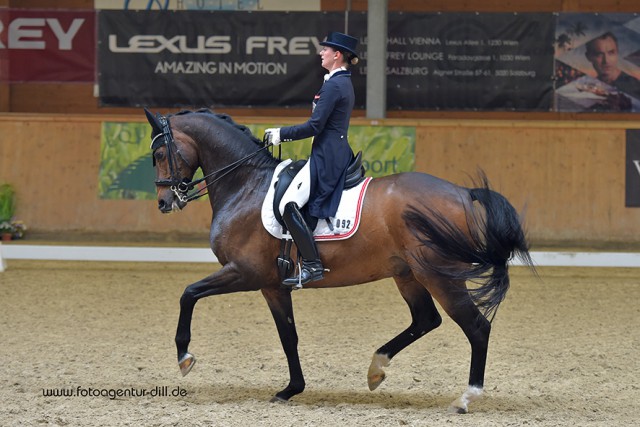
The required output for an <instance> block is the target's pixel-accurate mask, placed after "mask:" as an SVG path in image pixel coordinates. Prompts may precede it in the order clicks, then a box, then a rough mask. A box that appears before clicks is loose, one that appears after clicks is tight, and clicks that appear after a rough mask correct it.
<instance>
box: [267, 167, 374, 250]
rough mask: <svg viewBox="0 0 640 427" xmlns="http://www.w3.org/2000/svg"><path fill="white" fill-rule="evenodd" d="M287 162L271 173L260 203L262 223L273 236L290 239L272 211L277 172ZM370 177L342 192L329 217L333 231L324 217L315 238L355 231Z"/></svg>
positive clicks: (341, 237)
mask: <svg viewBox="0 0 640 427" xmlns="http://www.w3.org/2000/svg"><path fill="white" fill-rule="evenodd" d="M289 163H291V160H290V159H289V160H285V161H283V162H282V163H280V164H279V165H278V166H277V167H276V170H275V172H274V173H273V179H272V180H271V185H270V186H269V191H267V196H266V197H265V199H264V202H263V203H262V224H263V225H264V228H265V229H266V230H267V231H268V232H269V234H271V235H272V236H273V237H277V238H278V239H289V240H291V235H290V234H289V233H283V232H282V226H281V225H280V223H278V221H277V220H276V216H275V215H274V213H273V197H274V193H275V188H274V187H275V183H276V181H277V180H278V174H279V173H280V171H281V170H282V169H284V168H285V167H287V166H288V165H289ZM371 179H372V178H371V177H367V178H365V179H364V181H362V182H361V183H360V184H358V185H356V186H355V187H353V188H350V189H348V190H346V191H344V192H343V193H342V198H341V199H340V206H338V212H337V213H336V216H335V218H331V223H332V224H333V231H332V230H331V229H330V228H329V225H328V224H327V221H325V220H324V219H321V220H319V221H318V225H317V226H316V229H315V230H314V231H313V235H314V236H315V238H316V240H325V241H326V240H344V239H348V238H349V237H351V236H353V235H354V234H355V233H356V231H357V230H358V226H359V225H360V214H361V213H362V204H363V203H364V196H365V193H366V192H367V187H368V186H369V183H370V182H371Z"/></svg>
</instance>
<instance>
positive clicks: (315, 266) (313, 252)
mask: <svg viewBox="0 0 640 427" xmlns="http://www.w3.org/2000/svg"><path fill="white" fill-rule="evenodd" d="M282 220H283V221H284V224H285V225H286V226H287V229H288V230H289V233H291V237H293V241H294V242H295V243H296V246H297V247H298V251H299V252H300V254H301V255H302V267H301V269H300V276H297V277H295V276H294V277H290V278H288V279H284V280H283V281H282V284H283V285H285V286H287V287H291V288H294V289H298V288H300V287H302V286H301V285H305V284H307V283H309V282H311V281H314V280H321V279H323V278H324V276H323V274H322V273H323V272H324V268H323V267H322V261H320V256H319V255H318V247H317V246H316V241H315V240H314V238H313V232H312V231H311V229H310V228H309V226H308V225H307V223H306V222H305V220H304V218H303V217H302V214H301V213H300V211H299V210H298V205H296V203H295V202H290V203H287V205H286V206H285V207H284V213H283V214H282Z"/></svg>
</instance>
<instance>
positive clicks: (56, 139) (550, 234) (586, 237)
mask: <svg viewBox="0 0 640 427" xmlns="http://www.w3.org/2000/svg"><path fill="white" fill-rule="evenodd" d="M102 121H125V122H130V121H144V117H143V115H142V114H138V115H135V116H122V115H119V116H109V115H72V116H68V115H36V114H2V115H0V135H2V138H0V182H5V181H6V182H11V183H13V184H14V185H15V187H16V188H17V192H18V196H19V201H18V211H17V217H19V218H20V219H22V220H24V221H25V222H26V223H27V224H28V225H29V226H30V227H31V228H32V229H34V230H41V231H65V230H77V231H88V232H110V231H117V232H151V233H152V232H157V231H159V230H162V231H163V232H190V233H199V232H202V233H205V234H206V233H207V231H208V225H209V223H210V219H211V210H210V207H209V205H208V203H206V202H195V203H192V204H191V205H189V206H188V207H187V209H186V210H185V211H183V212H181V213H178V214H171V215H162V214H160V213H159V211H158V210H157V208H156V203H155V202H153V201H136V200H101V199H99V197H98V190H97V185H98V172H99V167H100V138H101V137H100V129H101V123H102ZM265 121H266V122H268V119H265V118H247V119H244V120H242V123H244V124H250V123H265ZM291 123H295V121H291ZM353 124H357V125H387V126H394V125H403V126H416V148H415V155H416V158H415V169H416V170H417V171H420V172H427V173H430V174H433V175H436V176H439V177H441V178H444V179H448V180H451V181H453V182H455V183H458V184H462V185H466V186H469V185H472V184H473V177H474V176H476V172H477V171H478V169H479V168H482V169H483V170H484V171H485V172H486V174H487V175H488V177H489V179H490V181H491V183H492V184H493V186H494V188H495V189H496V190H498V191H500V192H501V193H503V194H504V195H505V196H506V197H507V198H509V199H510V200H511V202H512V203H513V204H514V206H515V207H516V208H517V209H518V210H524V211H525V213H526V223H527V228H528V230H529V235H530V237H531V239H532V240H533V241H537V242H553V241H565V242H566V241H575V242H585V241H598V242H610V243H616V242H624V243H640V209H639V208H625V130H626V129H628V128H630V127H632V125H630V124H629V123H627V122H612V121H608V122H593V121H592V122H588V123H576V122H557V121H555V122H554V121H521V120H518V121H500V120H495V121H478V120H399V119H395V120H394V119H388V120H382V121H377V122H374V123H373V124H372V122H370V121H368V120H365V119H354V121H353ZM635 127H636V128H640V125H637V124H636V125H635Z"/></svg>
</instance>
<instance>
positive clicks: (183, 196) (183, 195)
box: [171, 146, 268, 202]
mask: <svg viewBox="0 0 640 427" xmlns="http://www.w3.org/2000/svg"><path fill="white" fill-rule="evenodd" d="M266 148H268V147H266V146H265V147H261V148H259V149H258V150H257V151H254V152H253V153H251V154H249V155H247V156H245V157H243V158H241V159H239V160H236V161H235V162H233V163H231V164H229V165H227V166H225V167H223V168H222V169H218V170H217V171H213V172H211V173H210V174H207V175H206V176H203V177H202V178H200V179H198V180H196V181H191V182H189V183H186V182H181V183H179V184H178V188H177V191H176V190H174V188H173V187H172V188H171V190H172V191H173V192H174V194H175V195H176V197H177V198H178V199H180V201H181V202H190V201H191V200H195V199H198V198H200V197H202V196H204V195H205V194H208V193H209V186H210V185H212V184H214V183H216V182H218V181H219V180H221V179H222V178H224V177H225V176H227V175H228V174H229V173H231V172H233V171H234V170H236V169H237V168H238V167H240V165H241V164H242V163H244V162H246V161H247V160H249V159H251V158H252V157H255V156H256V155H257V154H258V153H259V152H261V151H262V150H264V149H266ZM221 172H224V173H223V174H222V175H220V176H219V177H217V178H216V179H214V180H213V181H211V182H209V183H207V185H206V186H204V187H203V188H200V189H198V190H197V191H196V192H195V193H192V194H189V195H188V194H187V192H189V191H190V190H192V189H193V188H194V187H195V186H196V185H198V184H200V183H201V182H203V181H205V180H206V179H207V178H210V177H212V176H213V175H215V174H218V173H221ZM203 189H206V190H207V192H206V193H202V190H203Z"/></svg>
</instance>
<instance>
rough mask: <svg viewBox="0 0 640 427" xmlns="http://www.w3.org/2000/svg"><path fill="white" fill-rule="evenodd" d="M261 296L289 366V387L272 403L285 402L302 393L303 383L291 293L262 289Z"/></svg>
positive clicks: (280, 392) (277, 394)
mask: <svg viewBox="0 0 640 427" xmlns="http://www.w3.org/2000/svg"><path fill="white" fill-rule="evenodd" d="M262 295H264V298H265V299H266V300H267V304H268V305H269V309H271V314H272V315H273V319H274V320H275V322H276V328H277V329H278V335H279V336H280V342H281V343H282V348H283V349H284V353H285V355H286V356H287V363H288V364H289V385H288V386H287V387H286V388H285V389H283V390H281V391H279V392H278V393H276V395H275V396H274V397H273V398H272V399H271V401H272V402H277V401H287V400H289V399H290V398H291V397H293V396H295V395H296V394H299V393H302V391H303V390H304V386H305V382H304V376H303V374H302V367H301V366H300V356H299V355H298V334H297V332H296V323H295V321H294V319H293V305H292V303H291V291H290V290H285V289H281V288H280V287H276V288H263V289H262Z"/></svg>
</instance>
